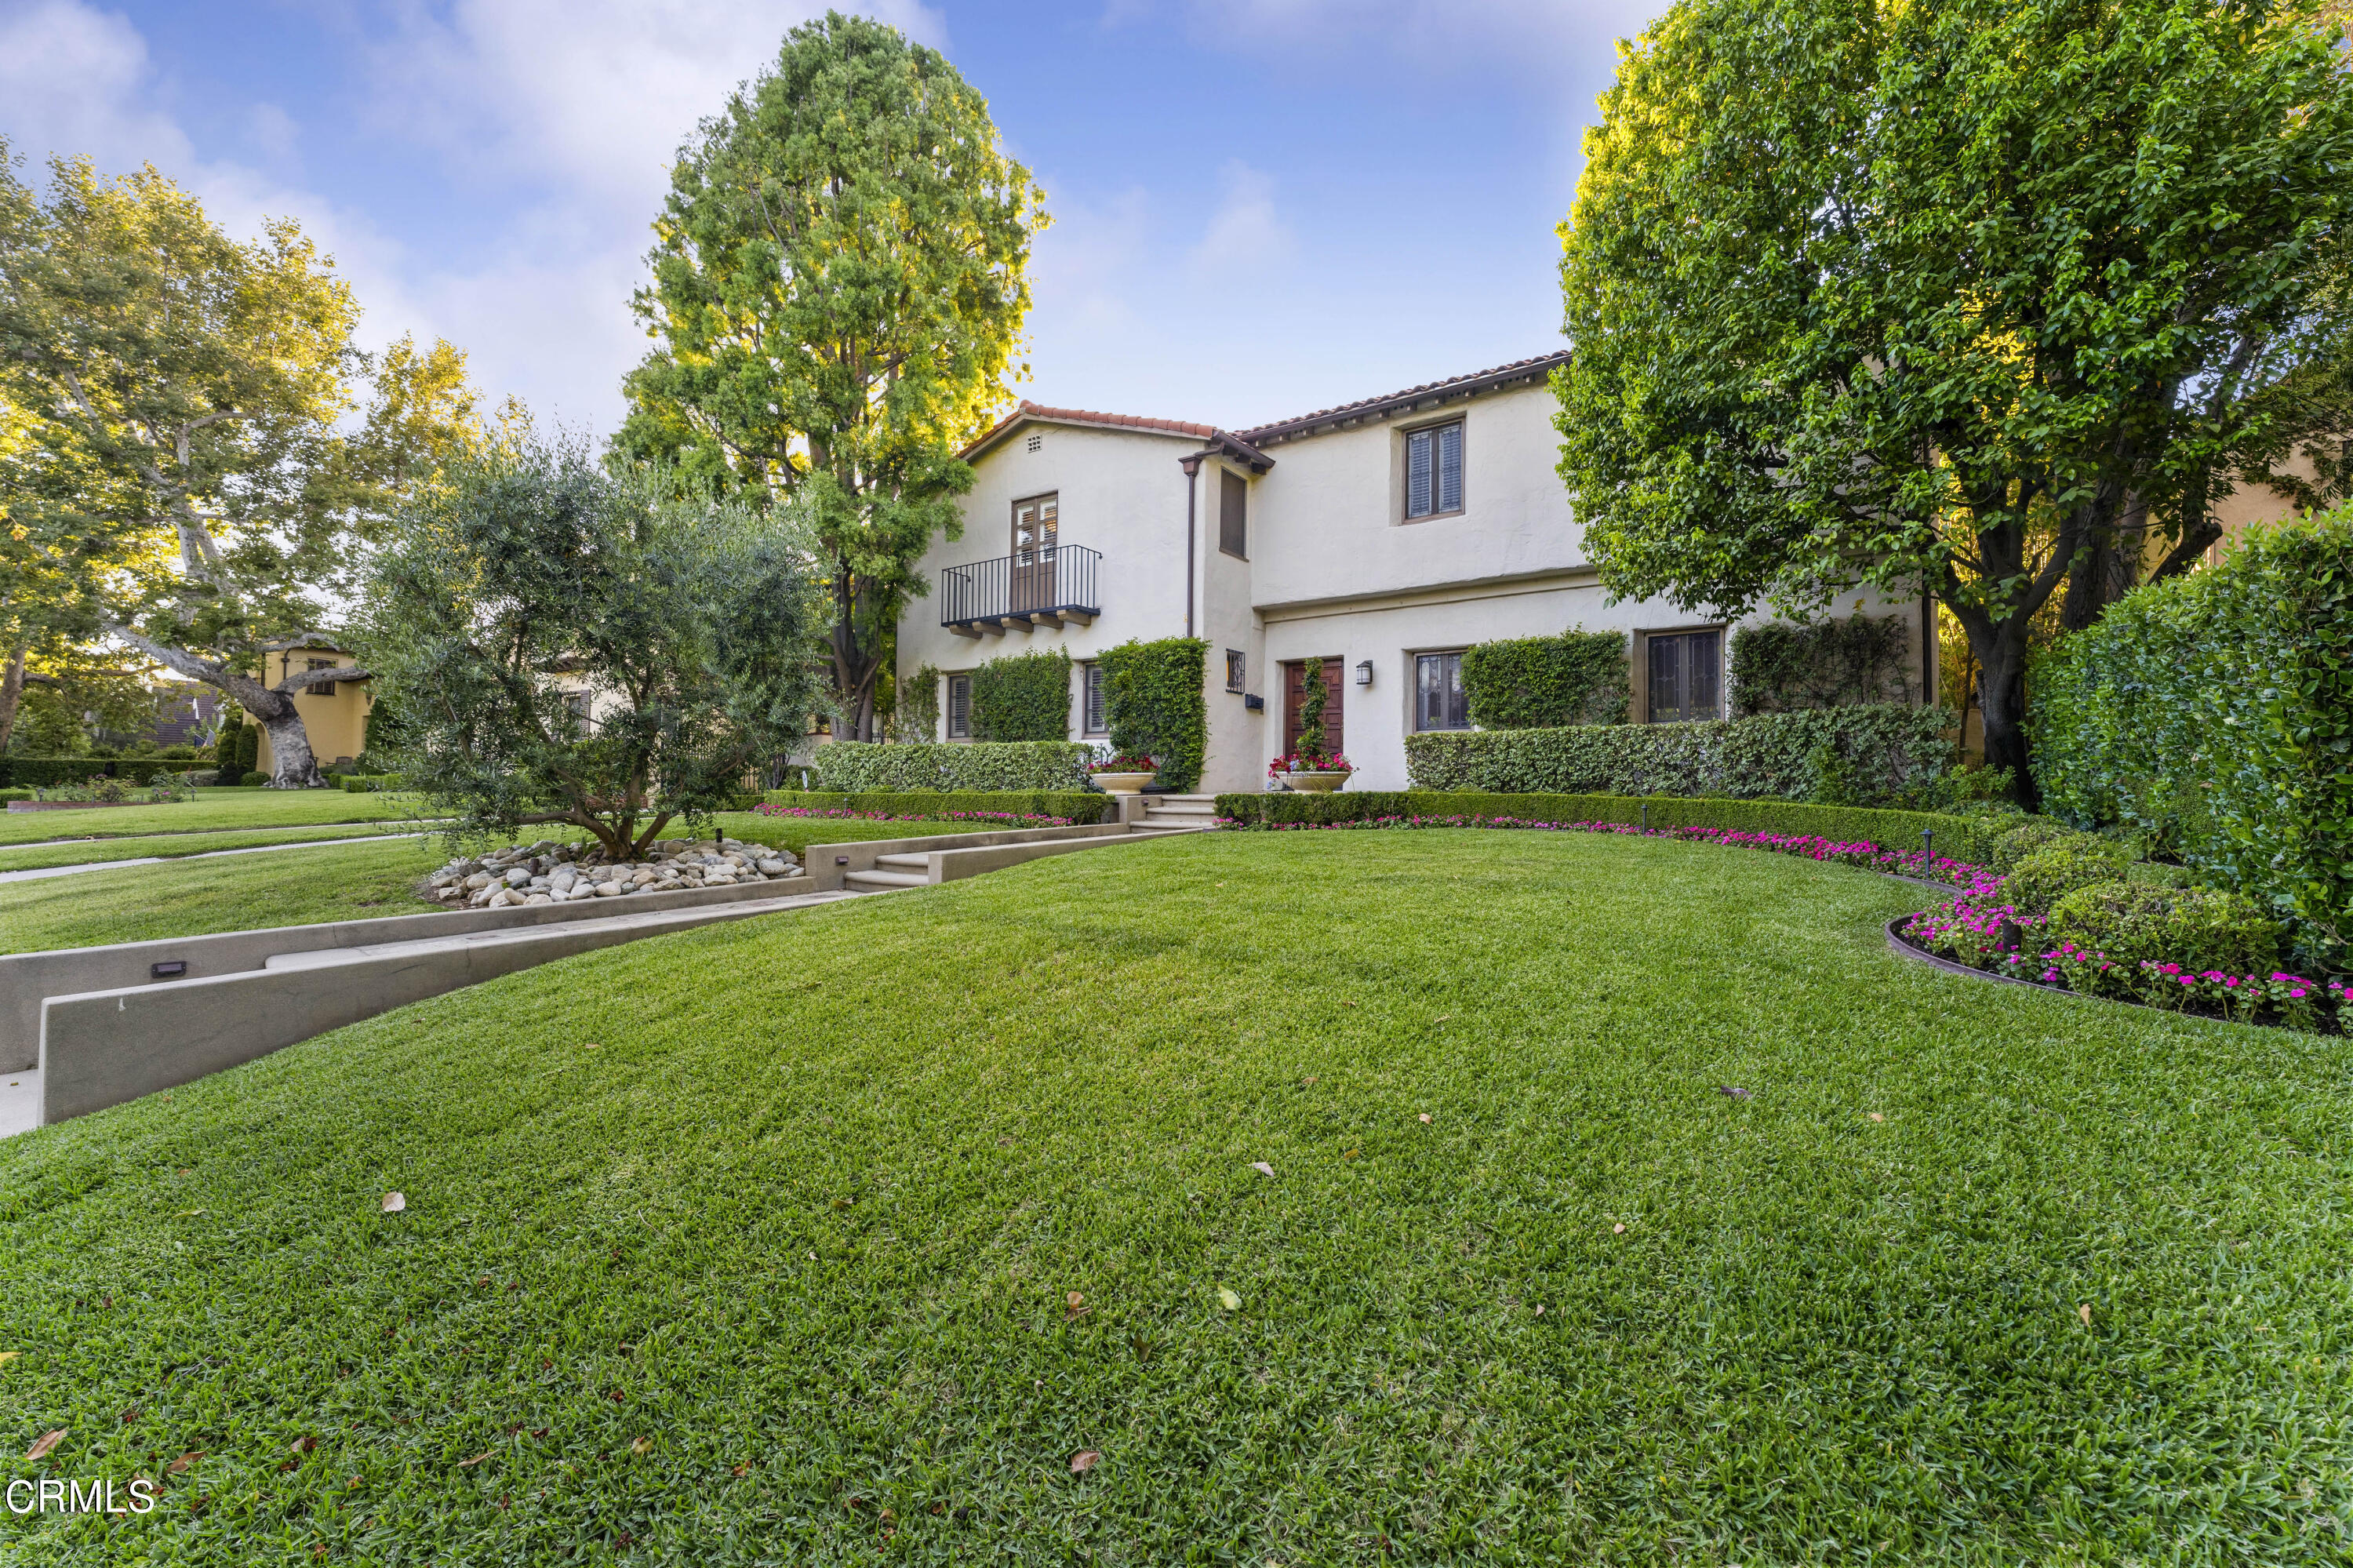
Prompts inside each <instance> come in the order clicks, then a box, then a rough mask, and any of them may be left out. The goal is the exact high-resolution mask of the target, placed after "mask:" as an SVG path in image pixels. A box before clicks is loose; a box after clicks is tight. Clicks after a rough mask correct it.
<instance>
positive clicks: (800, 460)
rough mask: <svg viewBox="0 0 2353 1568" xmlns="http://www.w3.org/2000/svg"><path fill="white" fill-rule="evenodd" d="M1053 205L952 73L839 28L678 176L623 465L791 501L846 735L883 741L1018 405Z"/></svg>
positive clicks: (839, 24) (735, 103)
mask: <svg viewBox="0 0 2353 1568" xmlns="http://www.w3.org/2000/svg"><path fill="white" fill-rule="evenodd" d="M1042 199H1043V197H1042V193H1041V192H1039V190H1038V189H1037V188H1036V186H1035V185H1033V184H1032V183H1031V181H1030V178H1029V173H1028V171H1027V170H1025V169H1023V168H1022V167H1021V165H1020V164H1017V163H1014V162H1013V161H1012V160H1011V159H1009V158H1008V157H1007V156H1006V155H1005V153H1004V150H1003V148H1002V147H1001V146H1000V145H999V143H998V138H997V128H996V126H995V125H994V123H992V122H991V121H990V119H989V116H988V107H987V103H986V101H984V100H983V99H982V98H981V96H980V95H979V94H978V93H977V92H976V91H975V90H973V89H972V87H971V86H970V85H969V84H968V83H966V82H965V79H963V78H962V77H961V76H959V75H958V74H957V73H956V70H955V68H954V67H953V66H951V65H950V64H949V63H948V62H947V60H946V59H944V58H942V57H941V56H940V55H939V54H938V53H937V52H936V51H934V50H932V49H928V48H923V47H922V46H920V45H916V44H911V43H909V42H908V41H907V39H906V38H905V37H902V35H901V34H900V33H899V32H898V31H897V30H895V29H894V28H892V27H889V26H884V25H883V24H881V23H878V22H871V21H868V20H865V19H863V18H860V17H853V16H841V15H839V13H833V14H828V16H826V17H825V18H824V19H822V20H821V21H818V22H813V23H810V24H808V25H807V26H801V27H797V28H795V29H794V30H793V31H792V32H791V33H790V34H788V35H787V36H786V38H785V41H784V45H783V48H781V50H780V51H779V53H778V55H777V58H776V63H775V64H774V65H773V66H772V67H771V68H770V69H768V70H766V71H765V72H764V73H762V74H761V76H760V77H759V78H758V79H755V80H754V81H752V82H751V83H749V84H748V85H746V86H745V87H744V89H743V90H740V91H738V92H737V93H736V94H735V95H734V96H733V98H731V99H730V100H729V101H728V102H727V105H726V107H725V108H724V109H723V111H721V112H720V113H719V114H717V115H716V116H714V117H713V118H712V119H711V120H709V121H706V122H704V123H703V124H702V127H701V128H700V130H699V131H698V132H697V133H696V136H695V137H694V139H693V140H692V141H691V143H689V144H688V145H687V146H686V147H685V148H684V149H683V150H682V152H681V155H680V157H679V161H678V164H677V167H676V168H675V170H674V171H673V173H672V175H671V180H670V196H669V199H668V201H667V203H666V204H665V206H664V207H663V211H662V215H661V217H660V218H659V220H658V221H657V222H656V224H655V232H656V234H657V236H658V243H657V244H656V246H655V248H654V249H653V251H652V253H651V256H650V257H649V261H650V263H651V266H652V269H653V281H652V283H651V285H650V286H649V287H648V288H646V289H644V290H642V291H640V292H639V293H638V297H637V308H638V313H639V314H640V315H641V316H643V317H644V318H645V320H646V322H647V323H648V324H649V327H650V329H651V330H652V332H653V333H654V334H655V335H656V336H658V337H659V340H660V346H659V347H658V348H657V349H656V350H655V351H654V352H653V353H652V355H649V357H648V358H647V360H646V362H645V363H644V364H643V365H642V366H639V367H638V369H637V370H636V371H635V372H633V373H632V374H631V375H630V376H629V378H628V387H627V390H628V397H629V399H630V402H631V412H630V414H629V417H628V421H627V423H626V424H625V425H624V427H623V429H622V430H621V432H620V434H619V436H618V438H617V441H616V450H617V453H618V454H619V455H620V456H621V457H623V458H624V459H634V460H647V459H653V460H659V461H663V462H665V463H669V464H670V465H673V466H674V469H675V471H677V472H678V473H679V474H680V475H681V477H682V478H683V479H684V480H686V481H687V482H691V483H694V484H699V485H701V486H702V487H705V488H706V489H708V490H710V491H712V492H713V493H731V492H733V491H737V490H748V491H751V492H754V493H774V494H777V495H781V496H786V497H789V498H791V500H792V502H793V504H794V505H795V507H796V508H797V510H798V511H799V513H800V514H801V515H802V516H803V517H804V518H805V519H806V521H807V525H808V527H809V528H810V530H811V532H812V535H813V536H814V537H815V539H816V540H817V542H818V547H819V549H820V552H821V558H822V561H823V566H824V573H825V579H826V588H827V592H828V598H829V599H830V601H831V605H832V617H831V619H832V623H833V624H832V630H831V631H830V633H829V634H828V646H829V648H830V652H831V677H832V687H833V698H834V705H836V707H837V708H838V710H839V718H840V720H841V723H842V726H843V728H842V729H841V730H838V732H837V733H846V735H847V736H855V737H858V738H862V739H871V738H872V735H873V708H874V688H875V679H876V676H877V674H878V673H879V672H880V670H881V663H882V656H883V648H884V643H885V639H886V638H887V636H888V634H889V633H890V631H891V630H892V627H893V626H894V625H895V624H896V622H897V620H898V617H899V613H900V611H901V610H902V609H904V608H905V606H906V603H907V601H908V599H910V598H911V597H913V596H916V595H920V594H921V593H923V591H924V588H925V586H926V585H925V584H924V583H923V581H922V579H921V578H920V577H917V576H916V575H915V572H914V566H915V563H916V561H917V560H918V559H919V558H920V557H921V556H922V555H923V551H924V550H925V549H926V548H928V547H929V545H930V543H931V540H932V538H933V536H934V535H937V534H942V533H944V534H946V535H948V536H950V537H954V536H955V535H956V533H957V531H958V529H959V527H960V516H959V514H958V511H957V508H956V504H955V500H956V497H957V496H959V495H961V494H963V493H965V491H966V490H967V489H969V488H970V486H971V482H972V475H971V470H970V468H969V467H968V466H967V465H966V464H965V463H964V462H962V461H958V459H957V457H956V455H955V454H956V452H957V451H958V450H960V449H961V447H962V446H963V445H964V444H965V442H966V441H968V440H970V439H971V438H972V437H974V436H976V435H977V434H978V433H979V432H980V431H981V430H982V429H986V428H987V424H988V422H989V419H990V418H991V415H992V413H993V412H994V410H996V409H997V408H998V407H1000V406H1001V405H1002V404H1003V402H1004V401H1005V398H1006V380H1007V377H1008V374H1009V373H1010V372H1011V371H1012V369H1013V367H1014V355H1015V353H1016V350H1017V347H1018V341H1019V334H1020V329H1021V323H1022V320H1023V318H1024V316H1025V315H1026V314H1027V313H1028V311H1029V281H1028V275H1027V267H1028V260H1029V238H1030V236H1031V235H1032V234H1033V233H1034V232H1036V231H1037V230H1038V229H1039V228H1041V227H1042V226H1043V225H1044V222H1045V217H1044V216H1043V213H1042V211H1041V210H1040V207H1039V203H1040V202H1041V201H1042Z"/></svg>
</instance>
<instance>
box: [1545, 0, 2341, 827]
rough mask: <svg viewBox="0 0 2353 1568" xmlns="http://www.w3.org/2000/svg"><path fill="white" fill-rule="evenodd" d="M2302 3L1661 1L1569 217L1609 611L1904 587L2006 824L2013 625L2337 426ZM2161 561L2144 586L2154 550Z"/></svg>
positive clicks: (2325, 209) (2323, 90) (2328, 106)
mask: <svg viewBox="0 0 2353 1568" xmlns="http://www.w3.org/2000/svg"><path fill="white" fill-rule="evenodd" d="M2336 37H2337V32H2336V30H2335V29H2334V28H2333V27H2328V26H2323V25H2321V24H2320V23H2318V22H2317V21H2316V6H2315V5H2311V4H2306V3H2301V0H2293V3H2288V4H2281V5H2270V4H2262V3H2257V4H2222V3H2217V0H1939V3H1938V4H1936V5H1920V4H1915V3H1910V0H1679V3H1678V4H1676V5H1674V6H1673V7H1672V9H1671V10H1670V11H1669V12H1668V13H1667V14H1666V16H1663V17H1662V18H1661V19H1660V20H1659V21H1658V22H1657V23H1656V24H1654V25H1653V26H1651V28H1650V29H1649V30H1648V31H1646V32H1645V33H1644V34H1643V35H1642V37H1641V38H1640V39H1639V40H1638V41H1637V42H1636V43H1634V44H1632V45H1630V46H1628V47H1627V48H1625V49H1624V51H1623V54H1622V58H1621V61H1620V72H1619V77H1618V80H1617V82H1616V84H1615V85H1614V86H1613V87H1611V88H1610V90H1609V91H1608V92H1607V93H1606V94H1604V96H1603V98H1602V101H1601V107H1602V118H1601V122H1600V124H1599V126H1598V127H1596V128H1595V129H1594V130H1592V131H1591V132H1588V136H1587V140H1586V160H1587V161H1586V168H1585V172H1584V174H1583V175H1582V177H1581V179H1580V181H1579V185H1578V189H1577V200H1576V205H1575V207H1574V208H1573V209H1572V212H1571V215H1570V217H1569V220H1568V222H1567V223H1566V224H1564V225H1563V226H1562V230H1561V233H1562V239H1563V244H1564V247H1565V255H1564V260H1563V265H1562V279H1563V283H1564V288H1565V294H1566V299H1567V332H1568V335H1569V338H1570V341H1571V344H1572V347H1573V355H1572V358H1571V360H1570V361H1569V363H1568V364H1567V366H1565V367H1564V368H1563V370H1562V371H1560V372H1559V373H1558V374H1557V375H1556V382H1555V386H1556V392H1557V394H1558V397H1559V400H1560V412H1559V417H1558V425H1559V429H1560V432H1561V436H1562V439H1563V446H1562V461H1561V473H1562V475H1563V477H1564V478H1565V479H1566V480H1567V483H1568V486H1569V488H1570V490H1571V491H1572V492H1573V493H1574V495H1575V497H1576V500H1577V509H1578V514H1579V517H1580V520H1581V521H1582V523H1583V524H1584V528H1585V535H1586V539H1587V541H1588V547H1589V548H1590V550H1591V552H1592V555H1593V556H1594V559H1595V560H1596V562H1597V563H1598V564H1599V567H1600V568H1601V571H1602V574H1603V577H1604V580H1605V581H1606V582H1607V583H1608V584H1609V586H1610V587H1611V588H1613V589H1615V590H1616V591H1618V592H1620V593H1623V594H1628V595H1647V594H1652V593H1663V594H1666V595H1668V596H1670V597H1672V598H1673V599H1676V600H1677V601H1679V602H1681V603H1683V604H1684V605H1686V606H1697V605H1702V604H1708V605H1714V606H1716V607H1719V608H1722V609H1745V608H1746V607H1748V606H1750V605H1752V604H1754V603H1755V602H1757V600H1759V599H1774V600H1776V601H1778V602H1780V603H1782V604H1784V605H1787V606H1790V607H1794V608H1799V609H1804V608H1810V607H1812V606H1815V605H1819V604H1820V603H1822V602H1824V601H1825V600H1826V599H1828V598H1830V597H1831V596H1832V595H1834V594H1836V593H1839V592H1841V591H1843V590H1845V589H1847V588H1850V587H1852V585H1854V584H1856V583H1859V582H1873V583H1876V584H1879V585H1882V586H1883V587H1885V588H1890V589H1894V590H1897V591H1909V592H1917V591H1919V590H1920V588H1922V587H1923V586H1925V587H1926V588H1927V589H1928V590H1929V591H1930V592H1932V593H1933V594H1934V595H1935V596H1936V598H1937V599H1940V600H1941V601H1942V602H1943V603H1944V604H1945V605H1946V606H1947V607H1948V608H1949V609H1951V611H1952V613H1953V614H1954V616H1955V617H1956V618H1957V620H1959V622H1960V624H1961V626H1962V627H1963V628H1964V630H1966V631H1967V633H1968V640H1969V645H1970V648H1971V650H1972V652H1974V653H1975V655H1976V657H1977V660H1978V663H1979V665H1980V667H1981V669H1982V672H1983V673H1982V677H1981V688H1980V700H1981V702H1982V705H1983V711H1984V718H1985V736H1986V749H1987V754H1988V759H1989V762H1991V763H1992V764H1993V765H1994V766H1997V767H2010V768H2015V769H2016V770H2017V774H2018V777H2019V779H2020V783H2021V789H2023V790H2024V791H2026V792H2027V793H2028V795H2029V797H2030V798H2031V789H2032V784H2031V775H2030V773H2029V771H2028V768H2027V767H2026V763H2027V755H2026V740H2025V736H2024V735H2023V732H2022V730H2021V722H2020V721H2021V717H2022V706H2023V679H2024V672H2025V655H2026V651H2027V639H2028V630H2029V623H2030V622H2031V620H2032V619H2033V618H2034V616H2035V614H2036V612H2037V611H2038V610H2040V609H2042V608H2043V607H2044V606H2045V605H2046V604H2047V603H2049V602H2050V601H2051V599H2052V596H2053V595H2054V594H2059V593H2061V592H2062V590H2063V588H2065V587H2066V585H2068V584H2069V583H2070V580H2071V578H2073V579H2074V586H2073V588H2068V590H2067V591H2068V592H2069V594H2070V595H2071V597H2072V598H2073V601H2074V602H2073V604H2072V605H2070V606H2069V609H2070V611H2071V615H2072V618H2073V620H2075V621H2076V622H2077V623H2082V622H2084V621H2086V620H2090V619H2092V618H2094V617H2095V616H2096V614H2097V611H2098V609H2099V607H2100V606H2101V605H2102V604H2104V603H2105V602H2107V601H2109V600H2112V599H2114V598H2115V597H2116V594H2117V593H2119V592H2121V591H2122V589H2123V588H2126V587H2128V586H2129V585H2130V583H2131V582H2132V581H2133V580H2134V579H2135V578H2136V577H2137V576H2138V575H2140V573H2141V572H2142V570H2143V565H2144V563H2145V562H2148V561H2152V560H2156V561H2158V569H2159V570H2179V569H2181V568H2182V567H2186V566H2187V565H2189V563H2190V562H2191V561H2193V560H2194V559H2195V557H2196V555H2197V553H2198V552H2199V551H2200V549H2202V548H2203V547H2204V546H2205V545H2206V544H2207V543H2209V542H2211V539H2212V537H2213V536H2214V533H2215V530H2214V528H2213V524H2212V523H2211V515H2210V508H2211V503H2212V501H2213V500H2214V499H2215V498H2216V496H2217V495H2218V493H2221V492H2222V491H2224V490H2227V488H2228V487H2229V486H2230V485H2231V484H2232V483H2233V482H2237V480H2238V478H2239V477H2240V476H2242V475H2258V476H2260V475H2263V474H2264V473H2267V472H2269V471H2272V470H2273V469H2274V467H2275V466H2277V465H2279V464H2281V463H2283V462H2284V461H2287V460H2289V459H2290V458H2292V457H2293V456H2294V455H2295V454H2296V453H2297V452H2298V451H2300V450H2305V449H2306V448H2312V449H2315V450H2314V451H2313V453H2312V454H2311V455H2314V456H2316V457H2317V458H2318V460H2319V462H2318V465H2317V466H2318V467H2319V468H2320V469H2321V471H2322V472H2323V475H2324V478H2327V476H2328V474H2329V473H2330V472H2331V471H2332V470H2331V469H2330V466H2329V465H2330V463H2331V461H2333V460H2332V459H2331V456H2330V452H2331V450H2333V444H2332V443H2333V439H2334V438H2335V437H2337V436H2338V435H2340V434H2341V433H2342V432H2343V431H2344V430H2345V429H2347V428H2348V420H2347V418H2346V415H2347V409H2348V404H2347V400H2346V398H2345V397H2343V396H2341V393H2340V388H2341V387H2343V384H2344V378H2343V366H2344V365H2345V362H2346V347H2347V326H2348V316H2347V313H2346V312H2345V311H2344V310H2343V308H2342V303H2343V291H2342V286H2341V285H2342V278H2341V273H2342V268H2343V256H2342V239H2343V230H2344V225H2345V221H2346V214H2347V211H2348V205H2353V182H2348V181H2347V179H2346V178H2345V171H2346V169H2347V167H2348V159H2353V92H2348V79H2347V77H2346V74H2345V72H2344V69H2343V68H2342V65H2341V62H2340V60H2339V58H2338V56H2337V48H2336V44H2335V39H2336ZM2160 557H2161V559H2159V558H2160Z"/></svg>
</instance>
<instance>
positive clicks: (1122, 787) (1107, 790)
mask: <svg viewBox="0 0 2353 1568" xmlns="http://www.w3.org/2000/svg"><path fill="white" fill-rule="evenodd" d="M1158 777H1159V775H1158V774H1156V773H1098V774H1096V775H1094V781H1095V788H1096V789H1100V790H1102V791H1103V793H1104V794H1106V795H1141V794H1143V793H1144V787H1145V785H1146V784H1149V783H1151V782H1152V781H1153V779H1156V778H1158Z"/></svg>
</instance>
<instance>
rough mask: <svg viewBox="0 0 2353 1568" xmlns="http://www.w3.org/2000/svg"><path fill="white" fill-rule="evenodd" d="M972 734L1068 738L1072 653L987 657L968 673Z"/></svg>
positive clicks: (977, 737) (1058, 651)
mask: <svg viewBox="0 0 2353 1568" xmlns="http://www.w3.org/2000/svg"><path fill="white" fill-rule="evenodd" d="M972 737H973V738H974V739H975V740H980V741H992V740H994V741H1007V740H1068V739H1070V738H1071V656H1070V654H1069V653H1067V652H1064V651H1063V650H1061V649H1060V648H1056V649H1051V650H1049V651H1046V652H1037V653H1012V654H1008V655H1007V656H1006V657H1004V658H1001V659H991V660H990V661H988V662H987V663H985V664H982V665H980V666H978V667H977V668H976V669H975V670H974V671H973V673H972Z"/></svg>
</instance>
